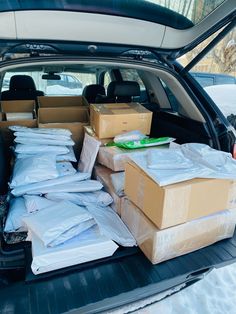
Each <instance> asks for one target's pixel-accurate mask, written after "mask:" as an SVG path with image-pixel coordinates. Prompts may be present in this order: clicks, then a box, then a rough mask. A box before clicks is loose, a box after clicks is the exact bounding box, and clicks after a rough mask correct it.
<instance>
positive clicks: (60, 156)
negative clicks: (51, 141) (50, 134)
mask: <svg viewBox="0 0 236 314" xmlns="http://www.w3.org/2000/svg"><path fill="white" fill-rule="evenodd" d="M17 145H20V146H24V147H22V148H23V150H24V148H25V147H26V146H27V145H23V144H17ZM42 147H44V145H36V150H33V149H34V147H33V146H30V147H29V148H30V149H29V148H28V147H27V151H30V153H15V155H16V158H19V159H22V158H28V157H33V156H35V155H39V154H41V153H42ZM54 148H55V149H54ZM57 148H59V149H57ZM60 148H63V149H62V150H60ZM65 148H66V149H68V151H69V152H68V153H61V151H63V150H64V147H63V146H49V145H48V146H45V147H44V148H43V152H45V153H49V152H51V151H52V154H55V155H56V161H71V162H76V161H77V160H76V157H75V153H74V150H73V148H72V147H71V146H68V147H66V146H65ZM31 149H32V150H31ZM39 150H41V152H39Z"/></svg>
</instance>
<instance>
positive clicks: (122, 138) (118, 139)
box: [114, 130, 147, 143]
mask: <svg viewBox="0 0 236 314" xmlns="http://www.w3.org/2000/svg"><path fill="white" fill-rule="evenodd" d="M144 138H147V136H146V135H144V134H143V133H142V132H140V131H139V130H134V131H130V132H126V133H123V134H119V135H116V136H115V137H114V142H115V143H124V142H129V141H140V140H142V139H144Z"/></svg>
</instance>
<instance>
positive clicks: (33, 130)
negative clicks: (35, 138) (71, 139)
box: [9, 125, 72, 136]
mask: <svg viewBox="0 0 236 314" xmlns="http://www.w3.org/2000/svg"><path fill="white" fill-rule="evenodd" d="M9 129H10V130H11V131H13V132H24V133H29V132H30V133H36V134H52V135H65V136H70V135H72V133H71V131H70V130H68V129H54V128H27V127H25V126H20V125H12V126H9Z"/></svg>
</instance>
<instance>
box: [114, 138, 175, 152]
mask: <svg viewBox="0 0 236 314" xmlns="http://www.w3.org/2000/svg"><path fill="white" fill-rule="evenodd" d="M174 140H175V139H174V138H172V137H159V138H144V139H142V140H139V141H129V142H122V143H115V144H114V145H115V146H117V147H120V148H125V149H138V148H145V147H153V146H161V145H162V146H163V145H166V144H170V143H171V142H173V141H174Z"/></svg>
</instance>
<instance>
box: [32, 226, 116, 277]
mask: <svg viewBox="0 0 236 314" xmlns="http://www.w3.org/2000/svg"><path fill="white" fill-rule="evenodd" d="M117 248H118V245H116V244H115V243H114V242H113V241H112V240H110V239H109V238H107V237H106V236H104V235H101V234H100V231H99V228H98V227H97V226H94V227H92V228H90V229H88V230H86V231H85V232H83V233H81V234H80V235H78V236H77V237H74V238H73V239H71V240H69V241H67V242H65V243H64V244H61V245H58V246H57V247H53V248H52V247H50V248H48V247H45V246H44V244H43V242H42V241H40V239H39V238H38V237H37V236H36V235H35V234H32V257H33V261H32V265H31V269H32V272H33V273H34V274H35V275H37V274H41V273H45V272H49V271H52V270H56V269H61V268H64V267H69V266H73V265H76V264H81V263H85V262H89V261H94V260H97V259H100V258H105V257H108V256H111V255H113V253H114V252H115V251H116V250H117Z"/></svg>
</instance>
